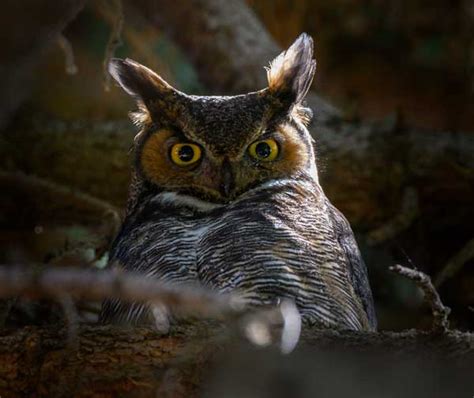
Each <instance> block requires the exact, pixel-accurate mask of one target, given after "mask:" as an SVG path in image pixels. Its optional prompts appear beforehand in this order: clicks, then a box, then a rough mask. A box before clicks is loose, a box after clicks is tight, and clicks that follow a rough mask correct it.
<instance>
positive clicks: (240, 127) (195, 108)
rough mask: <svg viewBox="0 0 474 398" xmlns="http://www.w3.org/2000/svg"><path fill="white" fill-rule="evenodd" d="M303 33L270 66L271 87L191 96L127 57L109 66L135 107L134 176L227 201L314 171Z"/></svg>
mask: <svg viewBox="0 0 474 398" xmlns="http://www.w3.org/2000/svg"><path fill="white" fill-rule="evenodd" d="M312 50H313V45H312V40H311V38H309V37H308V36H306V35H301V36H300V38H298V40H297V41H296V42H295V43H294V44H293V45H292V46H291V47H290V48H289V49H288V50H287V51H286V52H284V53H282V54H281V55H280V56H279V57H277V58H276V59H275V60H274V61H273V62H272V64H271V68H269V69H268V80H269V87H268V88H266V89H263V90H261V91H257V92H253V93H249V94H245V95H238V96H229V97H207V96H201V97H200V96H190V95H186V94H184V93H181V92H179V91H178V90H176V89H174V88H173V87H171V86H170V85H169V84H168V83H166V82H165V81H164V80H163V79H161V78H160V77H159V76H158V75H156V74H155V73H154V72H152V71H151V70H149V69H148V68H146V67H144V66H142V65H140V64H138V63H136V62H134V61H131V60H125V61H123V60H113V61H112V62H111V64H110V68H109V70H110V72H111V74H112V76H113V77H114V78H115V79H116V80H117V81H118V82H119V84H120V85H121V86H122V87H123V88H124V89H125V90H126V91H127V92H128V93H129V94H131V95H132V96H134V97H135V98H136V99H137V101H138V105H139V109H140V111H139V112H138V113H136V114H135V116H134V118H135V121H137V122H138V123H139V124H140V126H141V132H140V133H139V135H138V136H137V139H136V150H135V156H136V168H137V171H138V173H139V175H140V176H141V177H142V178H143V179H144V180H146V181H148V182H149V183H151V184H154V185H155V186H157V187H158V188H159V189H160V190H165V191H171V192H177V193H183V194H187V195H191V196H195V197H198V198H200V199H204V200H206V201H211V202H218V203H226V202H229V201H232V200H234V199H235V198H237V197H238V196H240V195H242V194H243V193H245V192H246V191H248V190H249V189H252V188H254V187H256V186H258V185H260V184H262V183H264V182H267V181H270V180H276V179H281V178H297V177H298V176H299V175H303V174H305V175H311V174H313V175H314V177H315V174H316V169H315V159H314V151H313V146H312V141H311V137H310V135H309V133H308V131H307V129H306V124H307V122H308V121H309V119H310V117H311V112H310V111H309V110H308V109H306V108H304V107H303V106H301V101H302V100H303V98H304V96H305V94H306V92H307V91H308V89H309V86H310V84H311V81H312V79H313V75H314V71H315V61H314V60H313V59H312V54H313V51H312Z"/></svg>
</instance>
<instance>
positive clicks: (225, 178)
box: [219, 159, 235, 197]
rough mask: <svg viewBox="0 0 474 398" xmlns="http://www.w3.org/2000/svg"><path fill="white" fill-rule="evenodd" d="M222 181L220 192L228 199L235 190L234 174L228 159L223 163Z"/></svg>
mask: <svg viewBox="0 0 474 398" xmlns="http://www.w3.org/2000/svg"><path fill="white" fill-rule="evenodd" d="M221 175H222V179H221V184H220V187H219V188H220V192H221V194H222V195H223V196H225V197H228V196H229V195H230V193H231V192H232V191H233V190H234V188H235V181H234V174H233V173H232V167H231V165H230V162H229V160H228V159H225V160H224V161H223V162H222V174H221Z"/></svg>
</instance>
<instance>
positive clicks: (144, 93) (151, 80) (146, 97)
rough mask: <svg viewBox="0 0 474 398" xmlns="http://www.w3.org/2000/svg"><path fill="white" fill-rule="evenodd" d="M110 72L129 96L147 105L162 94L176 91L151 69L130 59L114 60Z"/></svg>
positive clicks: (109, 67)
mask: <svg viewBox="0 0 474 398" xmlns="http://www.w3.org/2000/svg"><path fill="white" fill-rule="evenodd" d="M108 71H109V73H110V75H111V76H112V77H113V78H114V79H115V81H116V82H117V83H118V84H119V85H120V86H121V87H122V88H123V89H124V90H125V92H126V93H127V94H129V95H131V96H133V97H134V98H135V99H137V100H140V101H143V102H144V103H145V105H146V104H147V103H148V101H150V100H153V99H154V98H157V97H159V96H160V94H164V93H169V92H170V91H174V89H173V87H171V86H170V85H169V84H168V83H167V82H165V81H164V80H163V79H162V78H161V77H160V76H158V75H157V74H156V73H155V72H153V71H152V70H151V69H149V68H147V67H146V66H143V65H141V64H139V63H138V62H135V61H133V60H131V59H129V58H127V59H119V58H113V59H112V60H111V61H110V62H109V66H108Z"/></svg>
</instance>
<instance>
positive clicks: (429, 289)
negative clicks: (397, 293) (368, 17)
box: [390, 264, 451, 332]
mask: <svg viewBox="0 0 474 398" xmlns="http://www.w3.org/2000/svg"><path fill="white" fill-rule="evenodd" d="M390 271H392V272H395V273H397V274H399V275H402V276H404V277H405V278H408V279H411V280H412V281H414V282H415V283H416V285H417V286H418V287H419V288H420V289H421V290H422V291H423V293H424V299H425V302H426V303H428V304H429V306H430V307H431V312H432V314H433V326H432V327H433V330H435V331H441V332H446V331H447V330H448V328H449V322H448V316H449V313H450V312H451V310H450V309H449V308H448V307H446V306H445V305H444V304H443V303H442V302H441V299H440V297H439V294H438V292H437V291H436V289H435V287H434V286H433V283H432V282H431V278H430V277H429V276H428V275H426V274H425V273H423V272H421V271H418V270H415V269H410V268H406V267H403V266H402V265H398V264H397V265H395V266H393V267H390Z"/></svg>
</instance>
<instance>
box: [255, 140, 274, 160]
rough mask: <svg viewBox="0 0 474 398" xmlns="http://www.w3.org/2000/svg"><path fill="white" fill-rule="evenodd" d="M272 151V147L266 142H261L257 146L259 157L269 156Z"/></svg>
mask: <svg viewBox="0 0 474 398" xmlns="http://www.w3.org/2000/svg"><path fill="white" fill-rule="evenodd" d="M271 152H272V148H270V145H268V144H267V143H266V142H259V143H258V144H257V146H256V147H255V153H256V154H257V156H258V157H259V158H268V157H269V156H270V153H271Z"/></svg>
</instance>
